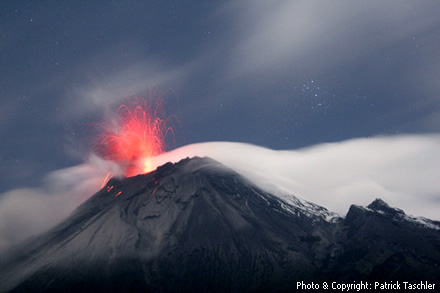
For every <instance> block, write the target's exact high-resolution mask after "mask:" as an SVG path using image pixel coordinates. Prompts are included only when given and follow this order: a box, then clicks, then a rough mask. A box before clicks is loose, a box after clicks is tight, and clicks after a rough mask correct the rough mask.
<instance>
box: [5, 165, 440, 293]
mask: <svg viewBox="0 0 440 293" xmlns="http://www.w3.org/2000/svg"><path fill="white" fill-rule="evenodd" d="M0 262H1V263H0V264H1V266H0V292H61V291H68V292H71V291H72V292H73V291H75V292H140V291H143V292H148V291H164V292H173V291H176V292H177V291H179V292H181V291H221V292H223V291H228V292H229V291H233V292H238V291H274V290H291V289H296V286H297V282H324V281H326V282H329V281H331V282H333V281H337V282H348V281H361V280H362V281H371V282H372V281H388V280H393V281H398V280H401V281H407V282H409V281H411V282H413V281H414V282H420V281H422V280H423V281H431V282H435V281H438V280H439V279H440V223H439V222H435V221H430V220H428V219H419V218H413V217H410V216H408V215H406V214H405V213H404V212H403V211H402V210H399V209H395V208H391V207H389V206H388V205H387V204H386V203H385V202H383V201H381V200H376V201H374V202H373V203H372V204H370V205H369V206H368V207H360V206H351V208H350V210H349V212H348V214H347V216H346V217H345V218H341V217H339V216H337V215H336V214H334V213H332V212H330V211H328V210H326V209H325V208H323V207H320V206H318V205H315V204H313V203H310V202H306V201H304V200H301V199H299V198H296V197H294V196H293V195H291V196H290V197H289V200H285V199H282V198H280V197H278V196H276V195H273V194H270V193H267V192H265V191H263V190H261V189H259V188H257V187H256V186H255V185H254V184H253V183H251V182H249V181H248V180H246V179H245V178H243V177H242V176H241V175H239V174H238V173H236V172H234V171H232V170H231V169H228V168H227V167H225V166H223V165H221V164H220V163H218V162H216V161H214V160H212V159H210V158H199V157H194V158H192V159H184V160H182V161H180V162H179V163H176V164H172V163H167V164H165V165H163V166H161V167H159V168H158V169H157V170H156V171H154V172H151V173H148V174H145V175H138V176H134V177H130V178H124V179H116V178H113V179H111V180H110V181H109V182H108V183H107V185H106V186H105V187H104V188H103V189H102V190H100V191H99V192H98V193H96V194H95V195H93V196H92V197H91V198H90V199H89V200H87V201H86V202H85V203H84V204H82V205H81V206H80V207H78V208H77V210H76V211H74V212H73V213H72V214H71V215H70V217H69V218H67V219H66V220H65V221H63V222H62V223H60V224H59V225H58V226H56V227H54V228H53V229H51V230H50V231H48V232H47V233H44V234H42V235H40V236H37V237H34V238H32V239H29V240H28V241H26V242H25V243H22V244H21V245H20V246H18V247H16V248H14V249H13V250H10V251H8V254H7V256H5V255H4V256H2V258H1V259H0Z"/></svg>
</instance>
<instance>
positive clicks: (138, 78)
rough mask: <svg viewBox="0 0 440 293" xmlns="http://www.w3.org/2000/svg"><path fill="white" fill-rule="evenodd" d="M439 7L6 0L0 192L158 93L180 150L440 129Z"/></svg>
mask: <svg viewBox="0 0 440 293" xmlns="http://www.w3.org/2000/svg"><path fill="white" fill-rule="evenodd" d="M439 15H440V2H438V1H250V0H249V1H62V2H61V1H2V2H1V3H0V137H1V139H0V174H1V176H0V192H5V191H7V190H10V189H13V188H18V187H22V186H26V187H32V186H38V185H39V184H40V182H41V180H43V178H44V177H45V175H46V174H47V173H48V172H50V171H53V170H57V169H61V168H66V167H69V166H75V165H78V164H80V163H82V162H83V161H84V159H85V158H86V157H87V156H88V154H89V153H90V152H91V150H90V141H91V137H92V136H93V131H91V128H92V127H91V126H90V125H93V123H99V122H101V121H102V119H103V118H104V117H105V115H106V113H108V112H109V111H111V109H114V108H115V107H117V105H119V104H120V103H121V102H122V101H124V99H126V98H127V97H128V96H130V95H133V94H136V95H139V96H145V97H146V96H148V93H149V90H150V89H153V90H155V91H165V90H167V89H171V90H172V91H169V92H168V94H167V95H166V96H165V101H164V107H165V108H166V111H167V113H168V114H175V115H176V116H177V117H178V118H179V121H180V123H178V125H177V126H176V144H175V145H174V146H170V148H177V147H180V146H184V145H187V144H192V143H197V142H205V141H232V142H246V143H250V144H255V145H259V146H263V147H267V148H271V149H276V150H292V149H298V148H303V147H307V146H311V145H315V144H320V143H323V142H339V141H343V140H347V139H352V138H368V137H376V136H395V135H401V134H422V135H425V134H429V133H438V132H439V131H440V95H439V92H440V81H439V78H440V58H439V52H440V18H439Z"/></svg>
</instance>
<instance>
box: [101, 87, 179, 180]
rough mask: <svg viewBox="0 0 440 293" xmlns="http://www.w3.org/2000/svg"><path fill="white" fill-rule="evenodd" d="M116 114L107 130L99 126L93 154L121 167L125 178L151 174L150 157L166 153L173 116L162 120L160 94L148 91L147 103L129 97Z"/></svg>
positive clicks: (162, 112)
mask: <svg viewBox="0 0 440 293" xmlns="http://www.w3.org/2000/svg"><path fill="white" fill-rule="evenodd" d="M153 100H154V102H153ZM115 114H116V115H114V118H113V119H112V123H111V124H112V125H111V126H110V127H109V126H106V125H100V127H101V128H102V129H103V131H102V134H101V135H100V137H99V139H98V140H97V143H96V145H95V151H96V153H97V154H98V155H99V156H100V157H102V158H104V159H106V160H110V161H113V162H115V163H116V164H118V165H119V166H120V167H122V169H123V170H125V176H127V177H129V176H134V175H137V174H142V173H148V172H150V171H152V165H151V158H152V157H154V156H157V155H159V154H160V153H162V152H164V151H165V148H166V143H165V140H166V138H167V137H168V136H169V135H171V136H172V138H173V139H174V129H173V128H172V127H171V126H170V125H169V124H170V123H169V122H170V120H171V119H173V118H175V116H174V115H172V116H168V117H166V118H163V116H164V115H163V114H164V110H163V95H162V94H160V95H157V96H156V97H153V93H152V92H151V91H150V99H149V101H147V100H146V99H143V98H139V97H133V98H130V99H129V102H128V103H127V104H123V105H121V106H119V108H118V109H117V111H116V113H115ZM109 175H110V174H108V177H109Z"/></svg>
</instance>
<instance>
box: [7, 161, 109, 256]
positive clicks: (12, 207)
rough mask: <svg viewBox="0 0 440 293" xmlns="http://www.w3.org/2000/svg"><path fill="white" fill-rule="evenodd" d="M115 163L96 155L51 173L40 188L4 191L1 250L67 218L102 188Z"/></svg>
mask: <svg viewBox="0 0 440 293" xmlns="http://www.w3.org/2000/svg"><path fill="white" fill-rule="evenodd" d="M112 168H113V170H114V171H115V173H117V170H115V169H114V166H113V165H111V164H109V163H108V162H105V161H102V160H100V159H98V158H96V157H93V156H92V157H91V158H90V160H89V161H88V162H87V163H84V164H82V165H78V166H74V167H70V168H66V169H61V170H57V171H54V172H51V173H49V174H48V175H47V176H46V178H45V181H44V184H43V185H42V186H41V187H40V188H18V189H14V190H10V191H7V192H5V193H3V194H0V251H1V250H3V249H5V248H7V247H10V246H11V245H14V244H16V243H18V242H20V241H22V240H24V239H26V238H27V237H29V236H31V235H35V234H39V233H42V232H44V231H46V230H48V229H49V228H51V227H52V226H53V225H55V224H56V223H58V222H60V221H61V220H63V219H64V218H66V217H67V216H68V215H69V214H70V213H71V212H72V211H73V210H74V209H75V208H76V207H77V206H78V205H80V204H81V203H82V202H83V201H85V200H86V199H87V198H89V197H90V196H91V195H92V194H94V193H95V192H96V191H98V190H99V188H100V186H101V184H102V181H103V178H104V177H105V175H106V172H108V170H110V169H112Z"/></svg>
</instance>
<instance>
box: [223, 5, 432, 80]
mask: <svg viewBox="0 0 440 293" xmlns="http://www.w3.org/2000/svg"><path fill="white" fill-rule="evenodd" d="M244 3H246V5H243V7H242V8H241V11H240V13H238V17H237V19H236V23H235V24H234V27H236V28H237V31H238V32H239V33H238V36H237V39H239V40H240V41H239V42H238V44H237V46H236V47H235V48H234V52H235V54H234V55H233V56H232V59H231V70H232V72H233V73H234V76H235V75H243V74H248V73H251V72H254V71H256V70H262V69H264V68H266V69H269V68H271V67H273V66H276V65H277V64H278V65H280V64H283V63H285V62H288V63H289V64H295V65H298V64H304V63H307V65H308V67H309V68H310V67H312V68H313V67H315V68H319V70H320V71H321V72H322V71H323V70H324V71H325V70H326V69H328V68H329V67H333V66H338V67H342V66H343V65H345V64H346V63H349V62H352V61H353V60H356V59H359V58H365V57H368V56H369V55H370V54H371V53H373V52H375V51H378V50H383V49H384V48H390V47H393V46H395V45H396V44H399V43H400V42H402V41H411V40H412V38H413V37H414V36H419V35H423V34H424V33H426V32H429V31H430V30H432V29H433V28H434V27H436V26H438V25H439V24H440V21H439V19H438V17H436V14H437V13H438V8H439V6H438V3H437V4H436V3H434V2H432V1H422V2H420V1H400V2H398V3H396V2H385V1H350V0H339V1H289V0H285V1H277V2H276V3H273V2H269V1H245V2H244ZM430 56H431V57H433V58H435V54H434V55H433V54H430ZM435 60H436V59H433V60H432V61H435Z"/></svg>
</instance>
